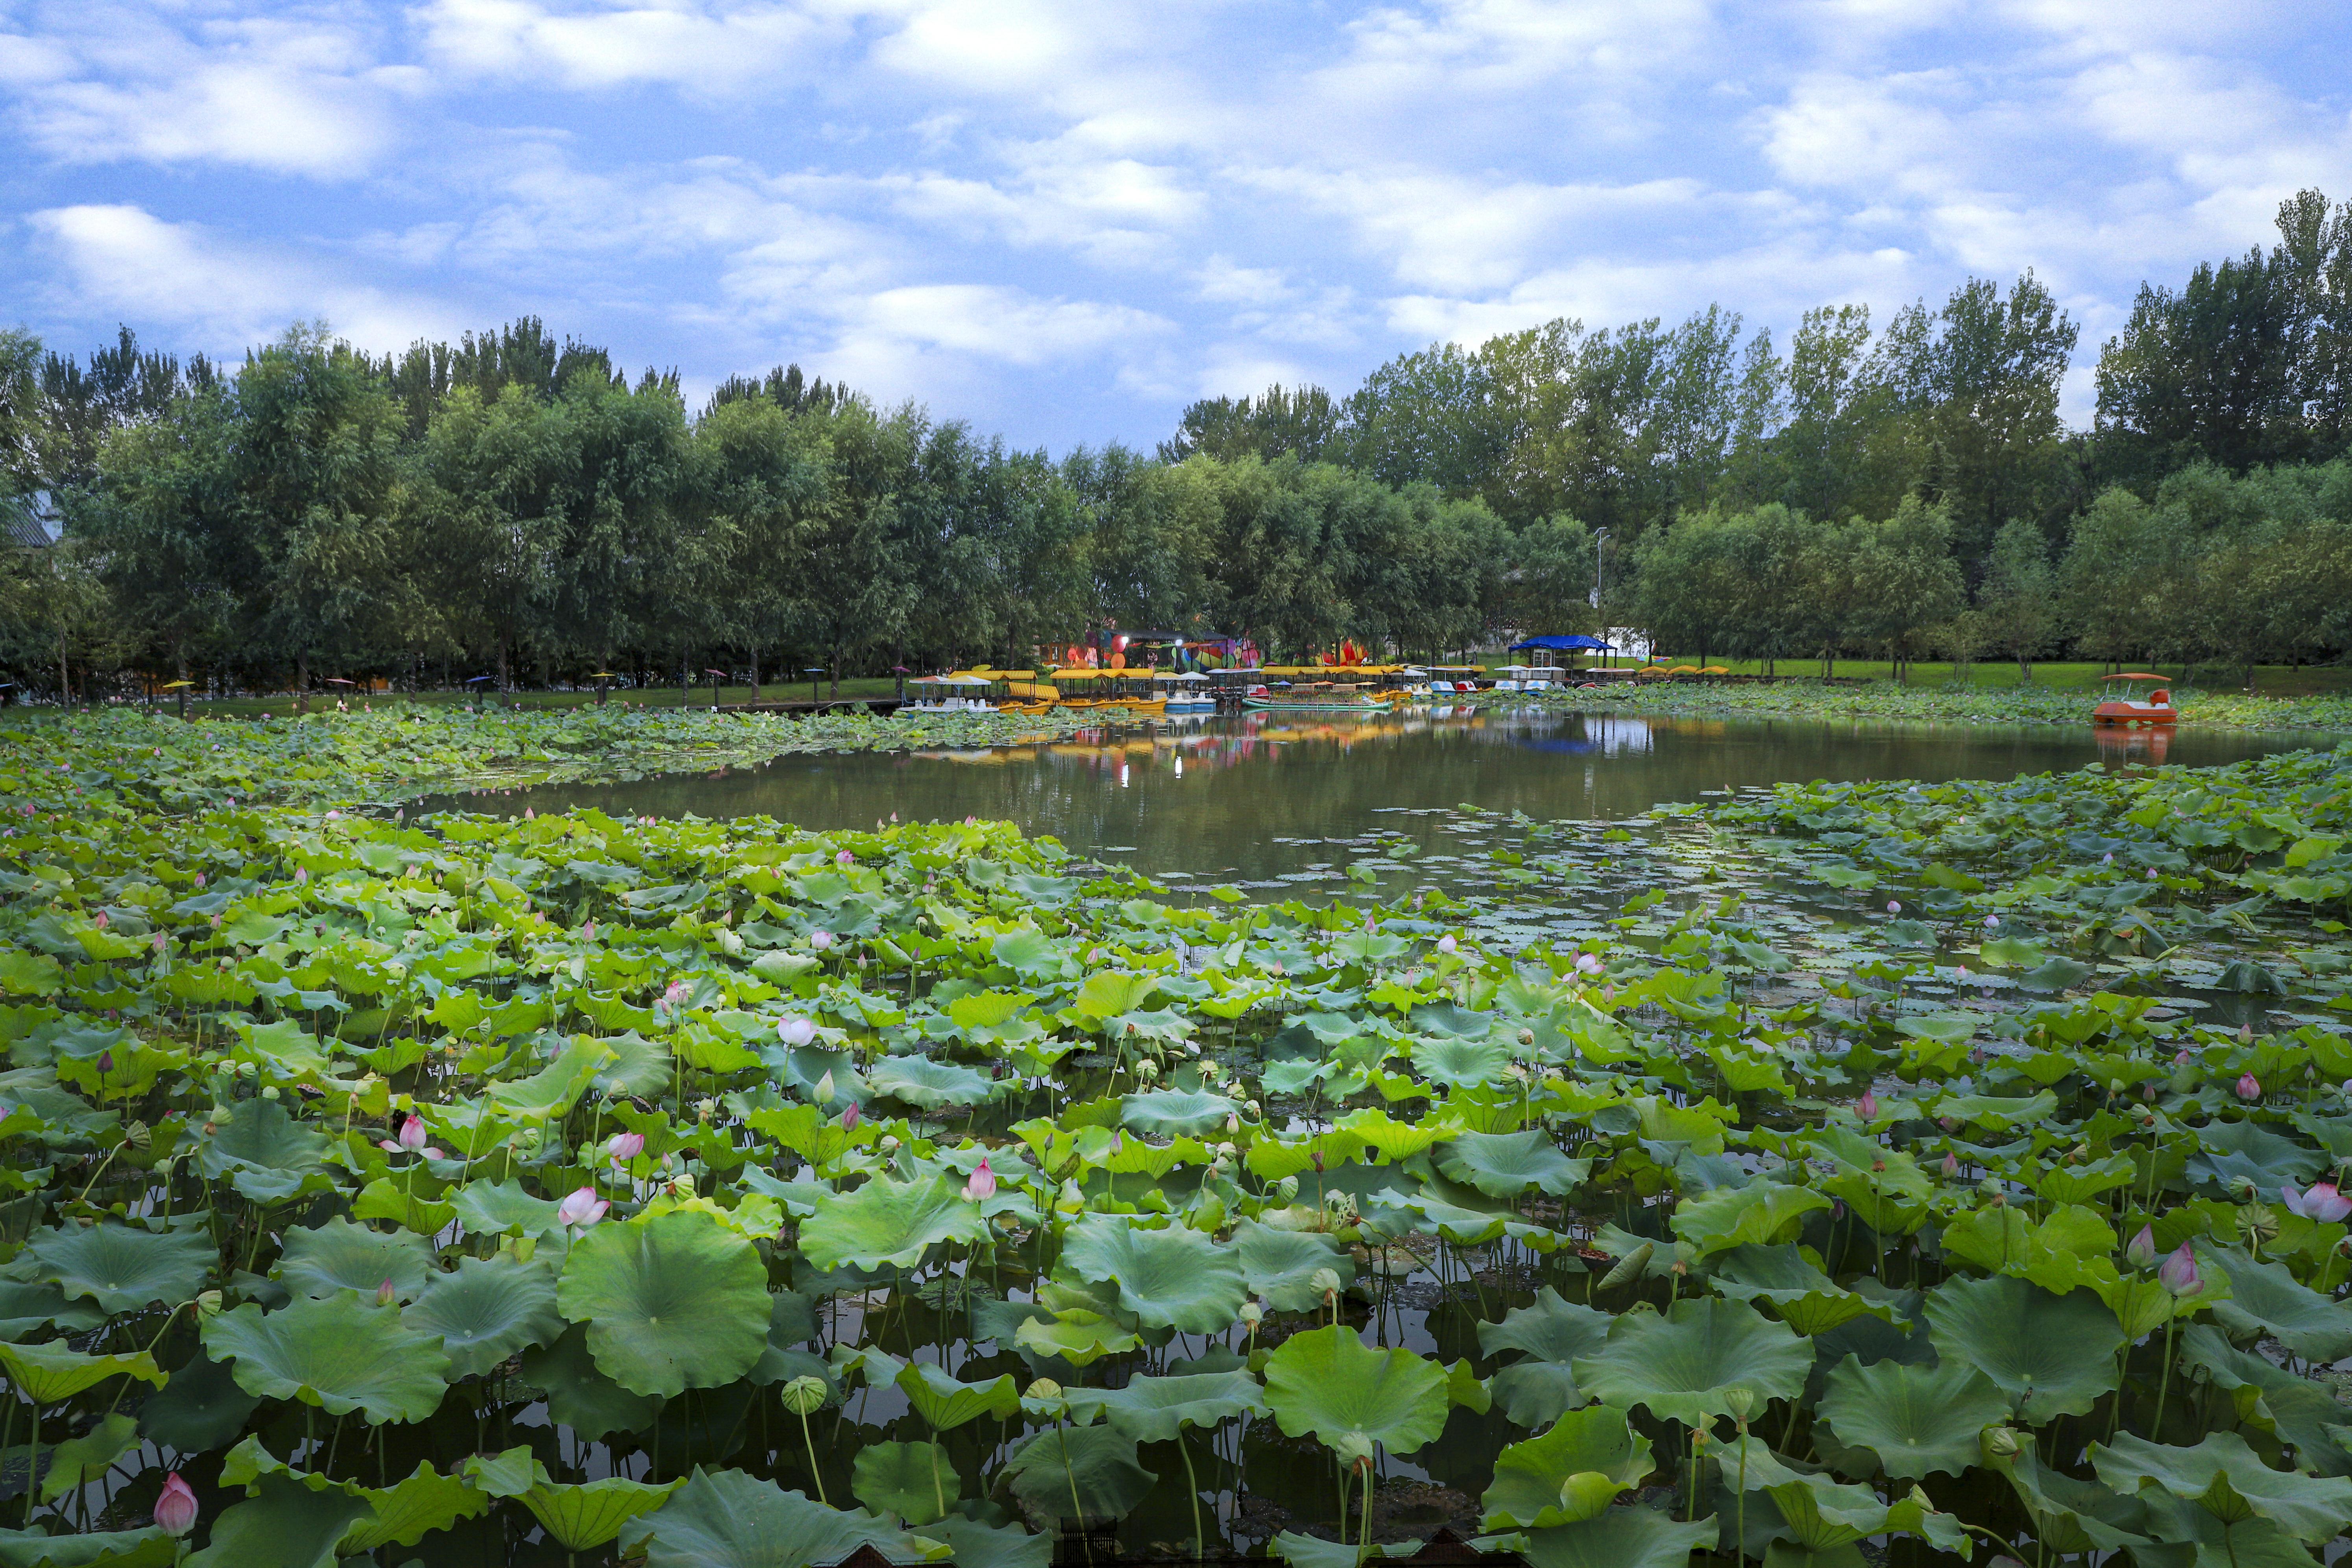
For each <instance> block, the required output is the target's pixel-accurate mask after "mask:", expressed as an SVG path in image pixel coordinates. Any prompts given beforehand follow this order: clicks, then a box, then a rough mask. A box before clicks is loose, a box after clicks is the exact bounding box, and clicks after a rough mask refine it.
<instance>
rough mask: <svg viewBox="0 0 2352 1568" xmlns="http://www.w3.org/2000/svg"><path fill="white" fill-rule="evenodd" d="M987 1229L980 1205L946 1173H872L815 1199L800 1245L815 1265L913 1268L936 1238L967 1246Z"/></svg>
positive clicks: (938, 1241) (936, 1242) (829, 1266)
mask: <svg viewBox="0 0 2352 1568" xmlns="http://www.w3.org/2000/svg"><path fill="white" fill-rule="evenodd" d="M986 1235H987V1227H986V1225H985V1222H984V1221H983V1220H982V1216H981V1213H980V1209H979V1206H978V1205H975V1204H973V1203H971V1201H970V1200H968V1199H967V1198H965V1197H964V1195H963V1194H962V1192H961V1190H960V1189H959V1188H958V1187H957V1185H956V1184H954V1183H952V1182H950V1181H949V1180H948V1179H947V1178H946V1177H945V1176H934V1177H932V1178H931V1179H929V1181H919V1182H898V1181H893V1180H891V1179H890V1178H889V1177H887V1176H877V1177H875V1178H873V1179H872V1180H871V1181H868V1182H867V1183H866V1184H865V1185H863V1186H861V1187H859V1188H858V1189H857V1190H856V1191H855V1192H852V1193H845V1194H841V1195H840V1196H838V1197H836V1198H835V1199H833V1200H832V1201H831V1202H829V1203H826V1204H824V1205H820V1206H819V1207H818V1209H817V1212H816V1215H815V1217H814V1218H812V1219H811V1220H810V1221H809V1222H808V1223H807V1224H806V1225H803V1226H802V1227H801V1251H802V1253H803V1255H805V1256H806V1257H807V1258H808V1260H809V1263H810V1265H811V1267H813V1268H824V1269H832V1268H841V1267H842V1266H843V1265H845V1264H848V1265H852V1266H854V1267H856V1268H884V1267H886V1266H887V1267H891V1268H914V1267H916V1266H917V1265H919V1263H921V1262H922V1260H923V1254H924V1253H926V1252H927V1251H929V1249H930V1248H931V1247H934V1246H936V1245H938V1244H939V1243H940V1242H961V1243H963V1244H965V1245H967V1246H969V1245H971V1243H974V1242H977V1241H980V1240H982V1238H983V1237H985V1236H986Z"/></svg>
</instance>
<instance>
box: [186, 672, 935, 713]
mask: <svg viewBox="0 0 2352 1568" xmlns="http://www.w3.org/2000/svg"><path fill="white" fill-rule="evenodd" d="M897 695H898V678H897V677H895V676H888V675H879V676H868V677H863V678H860V679H852V680H845V681H843V682H842V683H841V687H840V692H839V696H838V698H837V699H836V697H835V689H834V687H833V685H832V684H831V683H830V682H827V681H819V682H818V683H817V696H818V698H819V700H823V701H826V702H832V701H835V700H839V701H843V702H849V701H856V700H875V699H877V698H885V697H896V696H897ZM473 700H475V698H474V696H473V694H472V693H470V692H462V691H393V692H377V693H375V694H374V695H373V696H368V697H353V698H352V699H350V701H351V704H352V708H353V709H357V708H358V707H359V706H360V704H361V703H362V702H373V703H374V704H375V705H376V706H377V707H379V708H381V707H383V705H384V704H386V703H399V702H417V703H424V704H425V705H427V706H433V707H440V706H445V705H447V704H451V703H463V702H471V701H473ZM595 700H596V694H595V693H594V692H593V691H532V690H517V691H513V692H509V693H503V694H500V693H493V694H491V696H490V697H489V698H488V701H489V702H490V703H491V704H492V705H493V706H497V705H503V704H508V703H511V704H512V705H513V706H515V707H517V708H529V709H538V708H580V707H584V706H586V705H587V704H589V703H593V702H594V701H595ZM610 700H611V701H612V702H613V703H614V705H616V706H617V705H619V704H621V703H627V704H628V705H629V706H631V707H634V708H689V709H692V708H708V707H709V706H710V705H711V702H712V697H711V693H710V688H709V686H708V685H704V686H698V687H696V688H695V689H693V690H692V691H691V692H690V693H688V694H686V695H685V696H683V697H681V695H680V693H679V691H678V689H677V687H675V686H668V687H661V686H656V687H653V688H650V689H635V690H629V691H621V690H615V691H614V693H613V694H612V697H611V699H610ZM751 700H753V699H752V694H751V688H750V687H748V686H722V687H720V688H719V695H718V698H717V701H718V702H719V705H720V706H722V707H726V706H731V705H733V704H736V703H741V702H750V701H751ZM758 700H760V701H762V702H805V701H807V700H809V688H808V682H806V681H805V680H803V681H801V682H799V683H797V684H793V685H787V684H785V683H783V682H781V681H770V682H768V683H767V684H765V685H763V686H761V688H760V692H759V699H758ZM334 705H335V693H334V692H333V691H332V690H329V691H325V692H313V693H312V694H311V697H310V710H311V711H312V712H314V713H315V712H317V711H319V710H320V709H321V708H326V709H330V710H331V709H332V708H333V707H334ZM155 706H156V707H157V708H158V709H159V710H169V709H170V708H171V707H172V706H173V703H172V700H171V694H170V693H169V692H166V693H164V694H163V695H162V696H159V697H158V698H156V700H155ZM188 710H189V711H190V712H192V713H206V714H210V715H212V716H214V717H215V718H224V719H252V718H257V717H259V716H260V715H261V714H263V713H271V714H275V715H277V716H278V717H280V718H284V717H287V716H289V715H290V714H291V713H292V712H293V711H294V699H293V697H292V695H291V694H290V693H289V694H283V695H279V696H274V697H231V698H225V699H223V700H219V701H205V700H194V701H191V702H190V703H189V704H188Z"/></svg>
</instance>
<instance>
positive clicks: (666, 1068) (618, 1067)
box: [588, 1029, 677, 1099]
mask: <svg viewBox="0 0 2352 1568" xmlns="http://www.w3.org/2000/svg"><path fill="white" fill-rule="evenodd" d="M603 1044H604V1047H605V1048H606V1049H607V1050H609V1051H611V1052H612V1055H611V1056H610V1057H608V1058H605V1061H604V1066H602V1067H600V1068H597V1069H596V1071H595V1075H594V1076H593V1077H592V1078H591V1079H589V1080H588V1087H589V1089H592V1090H593V1091H594V1092H595V1093H597V1094H601V1095H604V1096H605V1097H607V1098H608V1099H619V1098H621V1097H623V1096H626V1095H656V1094H659V1093H660V1092H661V1091H662V1090H663V1089H667V1088H668V1087H669V1086H670V1084H671V1083H672V1081H674V1079H675V1075H676V1073H677V1067H676V1065H675V1064H674V1063H673V1062H672V1060H671V1059H670V1054H669V1052H668V1051H667V1050H666V1049H664V1048H663V1047H661V1046H660V1045H659V1044H658V1043H656V1042H655V1041H652V1040H648V1039H646V1037H643V1036H642V1035H639V1034H638V1033H637V1032H636V1031H635V1029H630V1030H626V1031H625V1032H624V1033H621V1034H618V1035H606V1036H605V1037H604V1040H603Z"/></svg>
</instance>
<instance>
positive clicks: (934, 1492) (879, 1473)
mask: <svg viewBox="0 0 2352 1568" xmlns="http://www.w3.org/2000/svg"><path fill="white" fill-rule="evenodd" d="M1013 1405H1014V1408H1016V1409H1017V1408H1019V1405H1020V1400H1019V1399H1018V1398H1017V1397H1016V1398H1015V1399H1014V1401H1013ZM851 1471H852V1474H853V1475H854V1477H855V1478H856V1479H854V1480H853V1481H852V1482H851V1489H852V1490H853V1491H855V1492H856V1495H857V1500H858V1501H859V1502H862V1503H864V1504H865V1505H866V1507H867V1508H870V1509H872V1510H875V1511H876V1512H877V1513H885V1514H896V1515H897V1516H898V1518H899V1519H901V1520H903V1521H906V1522H907V1523H908V1524H910V1525H922V1524H929V1523H932V1522H934V1521H938V1520H940V1519H943V1518H945V1517H946V1516H947V1511H948V1506H949V1503H950V1501H951V1500H954V1499H957V1498H961V1497H962V1496H963V1477H962V1476H961V1475H959V1474H957V1472H956V1468H955V1461H954V1460H953V1459H951V1458H949V1457H948V1451H947V1450H946V1449H945V1448H942V1447H940V1446H939V1445H938V1444H937V1443H868V1444H866V1446H865V1447H862V1448H860V1449H858V1450H857V1458H856V1462H855V1463H854V1464H853V1465H852V1466H851Z"/></svg>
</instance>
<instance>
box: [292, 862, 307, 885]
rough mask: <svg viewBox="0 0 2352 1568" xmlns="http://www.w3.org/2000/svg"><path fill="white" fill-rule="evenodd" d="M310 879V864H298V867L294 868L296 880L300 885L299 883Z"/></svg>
mask: <svg viewBox="0 0 2352 1568" xmlns="http://www.w3.org/2000/svg"><path fill="white" fill-rule="evenodd" d="M294 880H295V882H296V883H297V884H298V885H299V884H301V883H304V882H307V881H309V880H310V867H308V866H297V867H295V868H294Z"/></svg>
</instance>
